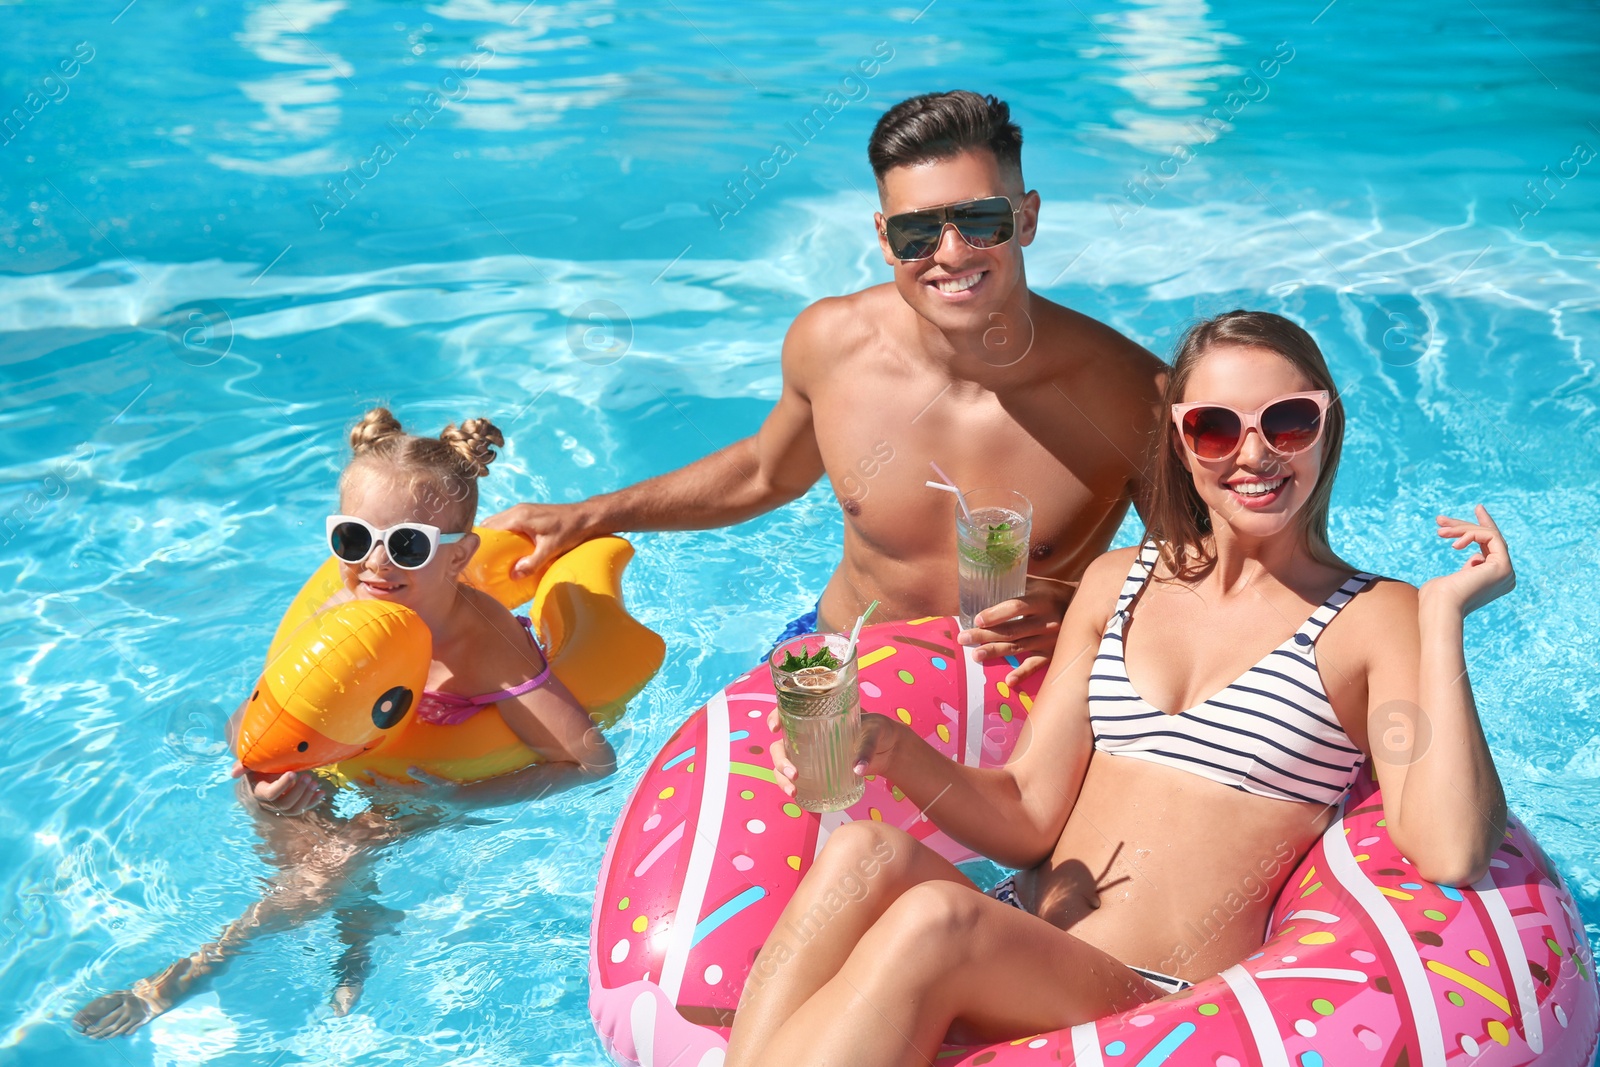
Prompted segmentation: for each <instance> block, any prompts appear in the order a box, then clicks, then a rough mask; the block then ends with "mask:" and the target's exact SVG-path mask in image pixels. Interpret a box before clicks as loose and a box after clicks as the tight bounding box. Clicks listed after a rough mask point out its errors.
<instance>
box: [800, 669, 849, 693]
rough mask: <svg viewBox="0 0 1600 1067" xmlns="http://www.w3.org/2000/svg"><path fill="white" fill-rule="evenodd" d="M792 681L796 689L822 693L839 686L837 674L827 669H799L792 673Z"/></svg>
mask: <svg viewBox="0 0 1600 1067" xmlns="http://www.w3.org/2000/svg"><path fill="white" fill-rule="evenodd" d="M793 680H794V684H795V688H796V689H810V690H813V691H815V692H822V691H823V690H827V689H832V688H833V687H834V686H835V685H837V684H839V672H838V671H836V670H832V669H831V668H828V667H801V668H800V669H799V670H797V671H795V672H794V676H793Z"/></svg>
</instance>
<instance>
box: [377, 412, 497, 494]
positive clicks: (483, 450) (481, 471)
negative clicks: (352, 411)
mask: <svg viewBox="0 0 1600 1067" xmlns="http://www.w3.org/2000/svg"><path fill="white" fill-rule="evenodd" d="M379 410H380V411H381V410H382V409H381V408H380V409H379ZM384 414H385V415H387V414H388V412H386V411H385V412H384ZM369 417H370V416H369ZM399 426H400V424H399V423H395V428H396V429H397V430H398V429H399ZM358 429H359V427H358ZM439 440H441V441H443V442H444V443H445V444H446V445H448V446H450V449H451V451H453V452H455V454H456V455H457V456H459V457H460V458H461V461H462V463H463V464H464V466H465V468H466V470H467V471H469V472H470V473H471V474H472V475H473V476H474V477H478V478H482V477H483V476H484V475H486V474H488V473H489V464H491V463H493V462H494V458H495V452H494V450H495V447H496V446H500V445H504V444H505V443H506V439H505V436H504V435H503V434H501V433H500V430H499V429H498V428H497V427H496V426H495V424H494V423H492V422H490V421H489V420H488V419H464V420H462V423H461V425H460V426H455V425H453V424H452V425H450V426H446V427H445V428H444V429H443V430H441V431H440V432H439Z"/></svg>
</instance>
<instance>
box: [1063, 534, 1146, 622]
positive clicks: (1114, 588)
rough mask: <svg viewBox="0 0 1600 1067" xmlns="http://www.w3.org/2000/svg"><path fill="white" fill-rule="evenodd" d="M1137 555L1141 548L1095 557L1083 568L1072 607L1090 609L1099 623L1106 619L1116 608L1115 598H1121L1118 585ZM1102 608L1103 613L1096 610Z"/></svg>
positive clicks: (1122, 580)
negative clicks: (1100, 620)
mask: <svg viewBox="0 0 1600 1067" xmlns="http://www.w3.org/2000/svg"><path fill="white" fill-rule="evenodd" d="M1140 551H1142V546H1140V545H1130V546H1128V547H1127V548H1113V549H1111V550H1110V551H1109V552H1103V553H1101V554H1100V555H1099V556H1097V557H1096V558H1095V559H1094V561H1093V562H1091V563H1090V564H1089V566H1087V567H1085V568H1084V571H1083V577H1082V578H1080V579H1079V580H1078V591H1077V593H1076V594H1075V595H1074V596H1073V603H1075V604H1076V603H1083V604H1086V605H1088V606H1090V607H1092V608H1094V609H1095V611H1096V613H1097V614H1099V615H1100V616H1101V618H1102V619H1104V618H1107V617H1109V616H1110V615H1111V612H1112V611H1113V610H1114V609H1115V607H1116V602H1117V598H1118V597H1119V596H1120V595H1121V594H1122V583H1123V582H1125V581H1127V579H1128V575H1129V574H1131V573H1132V572H1133V568H1134V564H1135V562H1136V561H1137V560H1138V559H1139V553H1140ZM1102 608H1103V609H1104V611H1103V612H1102V611H1101V610H1100V609H1102Z"/></svg>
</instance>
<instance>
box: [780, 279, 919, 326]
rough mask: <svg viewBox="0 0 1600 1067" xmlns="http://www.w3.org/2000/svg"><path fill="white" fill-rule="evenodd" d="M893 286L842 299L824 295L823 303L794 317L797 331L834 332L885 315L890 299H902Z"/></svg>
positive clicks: (818, 302)
mask: <svg viewBox="0 0 1600 1067" xmlns="http://www.w3.org/2000/svg"><path fill="white" fill-rule="evenodd" d="M899 299H900V296H899V294H898V293H896V292H895V288H894V285H893V284H892V283H890V282H884V283H882V284H881V285H870V286H868V287H867V288H865V289H860V290H857V291H856V292H854V293H845V294H844V295H843V296H825V297H823V298H822V299H820V300H815V301H812V302H811V303H810V304H808V305H807V306H806V309H805V310H804V311H802V312H800V314H799V315H796V316H795V320H794V325H795V327H796V328H800V327H802V326H803V327H805V328H808V329H835V328H838V327H841V326H848V325H851V324H862V323H865V322H868V321H870V320H869V319H867V318H864V316H868V315H876V314H882V312H883V311H884V309H885V308H886V307H888V306H890V301H891V300H899Z"/></svg>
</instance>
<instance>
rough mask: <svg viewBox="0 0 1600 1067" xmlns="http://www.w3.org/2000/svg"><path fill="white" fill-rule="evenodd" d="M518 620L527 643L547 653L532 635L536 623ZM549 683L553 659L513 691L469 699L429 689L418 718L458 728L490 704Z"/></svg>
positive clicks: (547, 661) (423, 696)
mask: <svg viewBox="0 0 1600 1067" xmlns="http://www.w3.org/2000/svg"><path fill="white" fill-rule="evenodd" d="M516 620H517V621H518V622H519V623H521V624H522V628H523V629H524V630H526V631H527V632H528V641H529V642H530V643H531V644H532V645H533V647H534V649H535V650H537V651H538V652H539V653H540V655H541V656H543V654H544V650H543V649H540V648H539V639H538V638H537V637H535V636H534V634H533V620H531V619H529V618H526V617H525V616H522V615H518V616H516ZM549 680H550V660H549V659H548V658H546V659H545V663H544V670H542V671H540V672H539V673H538V674H536V675H534V676H533V677H532V678H529V679H528V680H527V681H526V682H523V683H522V684H521V685H514V686H512V687H511V688H510V689H502V690H500V691H499V692H498V693H484V694H482V695H481V696H475V697H468V696H462V695H461V694H459V693H441V692H439V691H437V690H434V689H426V690H424V691H423V693H422V699H421V700H419V701H418V702H417V718H419V719H421V720H422V721H423V722H428V723H432V724H433V725H435V726H455V725H456V724H458V723H463V722H466V721H467V720H468V719H470V718H472V717H473V716H474V715H476V714H478V712H480V711H482V710H483V709H484V708H486V707H488V706H489V705H491V704H496V703H499V702H500V701H502V700H507V699H510V698H511V697H519V696H521V695H522V694H524V693H531V692H533V691H534V690H535V689H537V688H539V687H540V686H541V685H544V684H545V683H546V682H548V681H549Z"/></svg>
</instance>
